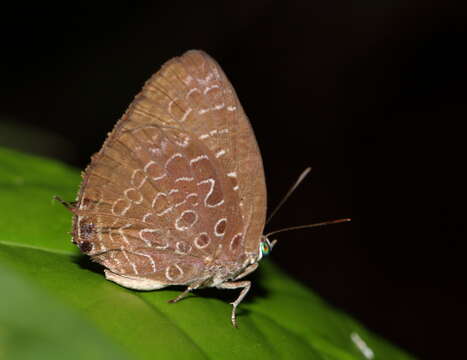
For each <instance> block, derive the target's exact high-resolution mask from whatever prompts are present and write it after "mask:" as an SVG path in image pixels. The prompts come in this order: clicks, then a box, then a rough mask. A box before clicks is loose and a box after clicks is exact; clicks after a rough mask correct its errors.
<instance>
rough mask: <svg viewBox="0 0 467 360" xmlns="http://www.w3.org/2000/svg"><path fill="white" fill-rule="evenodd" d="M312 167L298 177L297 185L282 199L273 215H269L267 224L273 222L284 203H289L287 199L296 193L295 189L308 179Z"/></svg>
mask: <svg viewBox="0 0 467 360" xmlns="http://www.w3.org/2000/svg"><path fill="white" fill-rule="evenodd" d="M310 171H311V167H307V168H306V169H305V170H304V171H303V172H302V173H301V174H300V176H299V177H298V179H297V181H295V184H293V185H292V187H291V188H290V189H289V191H287V194H285V196H284V197H283V198H282V200H281V201H280V202H279V204H278V205H277V206H276V208H275V209H274V210H273V211H272V213H271V215H269V217H268V219H267V220H266V224H268V223H269V221H271V219H272V217H273V216H274V215H275V214H276V213H277V212H278V211H279V209H280V208H281V207H282V205H284V203H285V202H286V201H287V199H288V198H289V197H290V195H292V193H293V192H294V191H295V189H296V188H297V187H298V185H300V183H301V182H302V181H303V180H304V179H305V178H306V176H307V175H308V174H309V173H310Z"/></svg>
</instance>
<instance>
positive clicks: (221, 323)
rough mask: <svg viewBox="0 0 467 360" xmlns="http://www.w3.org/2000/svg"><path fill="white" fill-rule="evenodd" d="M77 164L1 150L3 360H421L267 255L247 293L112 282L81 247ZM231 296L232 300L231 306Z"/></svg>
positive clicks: (0, 315)
mask: <svg viewBox="0 0 467 360" xmlns="http://www.w3.org/2000/svg"><path fill="white" fill-rule="evenodd" d="M79 182H80V177H79V173H78V171H76V170H74V169H71V168H69V167H66V166H64V165H61V164H59V163H57V162H54V161H51V160H47V159H41V158H37V157H33V156H29V155H24V154H19V153H16V152H13V151H10V150H6V149H0V288H1V291H2V295H1V296H0V359H2V358H5V359H63V358H64V356H63V355H64V354H65V353H66V354H67V355H66V357H67V358H70V359H84V358H86V359H156V358H157V359H160V358H170V359H187V358H189V359H239V358H242V359H271V358H274V359H275V358H290V359H317V360H321V359H323V360H324V359H325V360H337V359H344V360H346V359H348V360H354V359H355V360H357V359H363V360H364V359H371V358H372V355H373V357H374V358H375V359H378V360H380V359H411V357H410V356H409V355H407V354H406V353H404V352H403V351H401V350H399V349H398V348H396V347H394V346H392V345H390V344H388V343H386V342H385V341H383V340H381V339H379V338H378V337H377V336H375V335H373V334H371V333H370V332H369V331H368V330H367V329H365V328H364V327H363V326H362V325H360V324H359V323H358V322H356V321H355V320H353V319H351V318H350V317H349V316H347V315H345V314H343V313H341V312H340V311H338V310H336V309H334V308H332V307H330V306H329V305H327V304H326V303H325V302H324V301H323V300H321V299H320V298H319V297H317V296H316V295H314V294H313V293H312V292H311V291H310V290H309V289H307V288H306V287H304V286H302V285H301V284H299V283H298V282H296V281H295V280H293V279H290V278H289V277H287V276H285V275H284V274H283V273H282V272H281V271H280V270H279V269H278V268H277V267H276V266H275V265H274V264H272V263H270V262H269V261H268V260H263V261H262V263H261V265H260V269H259V270H258V271H257V272H256V274H255V275H253V276H252V279H253V280H254V283H253V287H252V291H251V296H249V297H248V298H247V299H246V301H244V302H243V303H242V304H241V305H240V308H239V316H238V322H239V328H238V329H235V328H233V327H232V325H231V323H230V311H231V306H230V305H229V303H228V302H229V300H227V299H231V300H233V299H234V298H235V296H236V293H234V292H229V291H225V290H224V291H220V290H201V291H198V292H197V293H196V294H197V296H190V297H189V298H188V299H185V300H183V301H181V302H179V303H177V304H168V303H167V301H168V300H170V299H172V298H174V297H175V296H176V295H177V294H178V293H179V290H180V289H163V290H159V291H152V292H138V291H133V290H129V289H125V288H123V287H120V286H118V285H116V284H114V283H111V282H109V281H107V280H105V278H104V276H103V273H102V269H101V268H100V267H98V266H96V265H95V264H93V263H91V262H90V261H89V259H88V258H87V257H85V256H83V255H80V253H79V251H78V250H77V249H76V247H75V246H74V245H72V244H71V242H70V235H69V234H68V232H69V231H70V227H71V214H70V213H69V212H68V211H67V210H66V209H65V208H64V207H62V206H61V205H60V204H58V203H56V202H54V201H52V197H53V195H60V196H61V197H63V198H65V199H70V200H72V199H74V197H75V192H76V190H77V188H78V184H79ZM231 300H230V301H231Z"/></svg>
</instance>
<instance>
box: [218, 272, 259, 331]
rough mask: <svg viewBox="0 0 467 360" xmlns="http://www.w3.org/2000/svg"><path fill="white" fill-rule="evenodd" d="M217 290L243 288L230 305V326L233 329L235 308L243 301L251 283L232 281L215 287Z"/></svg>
mask: <svg viewBox="0 0 467 360" xmlns="http://www.w3.org/2000/svg"><path fill="white" fill-rule="evenodd" d="M217 287H218V288H219V289H241V288H243V290H242V292H241V293H240V295H239V296H238V298H237V300H235V301H234V302H232V303H230V304H231V305H232V306H233V308H232V317H231V319H232V325H233V326H234V327H237V314H236V311H237V306H238V304H240V303H241V302H242V300H243V298H244V297H245V296H246V294H247V293H248V291H249V290H250V287H251V281H249V280H245V281H233V282H225V283H222V284H220V285H218V286H217Z"/></svg>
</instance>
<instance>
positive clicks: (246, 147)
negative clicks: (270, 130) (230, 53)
mask: <svg viewBox="0 0 467 360" xmlns="http://www.w3.org/2000/svg"><path fill="white" fill-rule="evenodd" d="M147 123H156V124H160V125H167V126H173V127H176V128H183V129H184V130H185V131H189V132H190V133H192V134H193V135H194V136H195V137H197V138H198V139H199V140H200V141H202V142H203V144H205V145H206V146H207V148H208V149H209V150H210V151H211V153H212V154H214V156H215V157H216V158H217V159H218V160H219V162H220V164H221V170H222V171H223V172H225V174H227V177H228V178H229V181H230V184H231V187H232V189H234V191H235V192H236V193H237V194H238V199H239V201H238V204H239V206H240V207H241V219H240V222H241V223H242V224H243V229H242V230H241V231H242V232H243V237H244V238H245V240H244V241H245V243H244V245H245V250H246V251H247V252H256V251H257V250H258V242H259V240H260V236H261V234H262V232H263V229H264V223H265V216H266V185H265V178H264V170H263V164H262V160H261V155H260V151H259V148H258V145H257V143H256V139H255V136H254V133H253V130H252V128H251V125H250V122H249V121H248V118H247V116H246V115H245V112H244V111H243V108H242V106H241V104H240V102H239V100H238V97H237V95H236V93H235V90H234V88H233V87H232V85H231V84H230V82H229V80H228V79H227V77H226V75H225V74H224V72H223V71H222V69H221V68H220V66H219V65H218V64H217V62H216V61H215V60H214V59H212V58H211V57H210V56H209V55H207V54H206V53H204V52H202V51H195V50H192V51H188V52H186V53H185V54H184V55H183V56H181V57H179V58H174V59H172V60H170V61H168V62H167V63H166V64H165V65H164V66H163V67H162V68H161V70H160V71H159V72H158V73H156V74H155V75H154V76H153V77H152V78H151V79H150V80H149V81H148V82H147V83H146V85H145V86H144V88H143V90H142V92H141V93H140V94H139V95H138V96H137V97H136V99H135V101H134V102H133V103H132V105H131V106H130V108H129V109H128V111H127V113H126V114H125V116H124V117H123V119H122V120H121V121H120V123H119V124H118V125H117V127H123V128H133V127H138V126H140V125H141V124H147Z"/></svg>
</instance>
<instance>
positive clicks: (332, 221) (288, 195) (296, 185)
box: [264, 167, 351, 248]
mask: <svg viewBox="0 0 467 360" xmlns="http://www.w3.org/2000/svg"><path fill="white" fill-rule="evenodd" d="M310 171H311V167H307V168H306V169H305V170H304V171H303V172H302V173H301V174H300V176H299V177H298V179H297V181H295V183H294V184H293V185H292V187H291V188H290V189H289V191H287V194H285V196H284V197H283V198H282V200H281V201H280V202H279V204H278V205H277V206H276V208H275V209H274V210H273V212H272V213H271V215H269V217H268V219H267V220H266V224H267V223H269V221H271V219H272V217H273V216H274V215H275V214H276V213H277V211H278V210H279V209H280V208H281V207H282V205H284V203H285V202H286V201H287V199H288V198H289V197H290V195H292V193H293V192H294V191H295V189H296V188H297V187H298V185H300V183H301V182H302V181H303V180H304V179H305V177H306V176H307V175H308V174H309V173H310ZM349 221H351V219H350V218H344V219H337V220H328V221H322V222H319V223H315V224H307V225H298V226H291V227H288V228H284V229H280V230H275V231H271V232H270V233H267V234H266V235H264V238H266V239H267V238H268V237H269V236H271V235H275V234H278V233H281V232H285V231H292V230H300V229H309V228H314V227H319V226H326V225H332V224H339V223H343V222H349ZM276 242H277V240H273V241H272V242H271V243H270V245H271V248H272V247H273V246H274V245H275V244H276Z"/></svg>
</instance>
